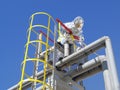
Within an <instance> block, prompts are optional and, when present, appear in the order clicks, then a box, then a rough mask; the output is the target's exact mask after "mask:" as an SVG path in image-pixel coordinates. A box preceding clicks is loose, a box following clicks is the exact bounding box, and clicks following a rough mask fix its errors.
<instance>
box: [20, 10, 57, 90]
mask: <svg viewBox="0 0 120 90" xmlns="http://www.w3.org/2000/svg"><path fill="white" fill-rule="evenodd" d="M37 16H45V17H47V25H43V24H41V23H40V24H38V22H36V23H35V19H36V18H37ZM42 19H44V18H42ZM37 21H40V20H39V19H37ZM51 25H53V26H52V27H54V25H56V23H55V21H54V19H53V18H52V16H51V15H49V14H48V13H46V12H37V13H35V14H33V15H32V16H31V17H30V26H29V28H28V30H27V43H26V45H25V53H24V60H23V62H22V75H21V80H20V82H19V90H22V87H23V82H24V80H25V79H28V80H29V81H30V82H32V83H33V84H34V85H37V84H40V85H41V87H42V90H46V89H48V90H53V87H52V86H50V85H49V84H48V83H47V77H46V73H47V69H48V68H49V69H51V70H52V69H53V66H52V65H50V64H49V63H48V61H47V60H48V54H49V53H48V51H47V50H48V49H49V48H50V47H51V46H54V43H53V42H51V39H50V37H51V38H53V40H55V39H54V30H53V28H51ZM39 30H42V32H41V31H39ZM44 34H46V36H45V35H44ZM34 35H35V36H34ZM35 37H39V38H37V39H35ZM52 43H53V44H52ZM37 45H40V46H39V51H37V53H31V52H36V50H37V49H38V46H37ZM31 47H32V48H31ZM33 48H34V50H33ZM31 49H32V50H31ZM43 51H46V52H45V53H44V55H43V58H40V57H41V56H40V55H41V53H42V52H43ZM29 54H30V56H29ZM28 62H31V63H32V64H33V69H34V70H38V66H39V64H41V66H39V68H40V69H41V70H43V71H44V75H43V79H42V80H38V79H37V77H36V75H35V73H36V74H37V72H38V71H34V75H33V74H32V75H33V77H31V75H29V74H28V73H27V70H29V69H26V67H27V66H28V65H27V64H28ZM34 65H37V66H36V67H35V66H34ZM30 67H31V66H30ZM34 88H36V86H33V87H32V90H35V89H34Z"/></svg>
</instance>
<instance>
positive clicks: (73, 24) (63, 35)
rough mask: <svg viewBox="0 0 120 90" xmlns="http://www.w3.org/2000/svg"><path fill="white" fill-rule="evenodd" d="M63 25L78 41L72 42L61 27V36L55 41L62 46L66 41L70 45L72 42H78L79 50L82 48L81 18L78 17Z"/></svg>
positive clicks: (82, 22) (82, 23)
mask: <svg viewBox="0 0 120 90" xmlns="http://www.w3.org/2000/svg"><path fill="white" fill-rule="evenodd" d="M64 25H65V26H66V27H67V28H69V29H70V30H71V31H72V35H74V36H77V37H79V40H74V41H73V40H72V38H71V37H70V34H69V33H67V31H66V30H65V28H64V27H62V26H61V34H60V35H59V37H58V40H57V41H58V42H60V43H61V44H62V45H63V44H64V43H65V42H66V41H68V42H69V43H70V44H73V43H74V42H78V43H79V46H80V48H81V47H84V36H83V34H82V33H83V31H82V27H83V25H84V20H83V18H82V17H80V16H78V17H76V18H75V19H74V20H73V21H72V22H67V23H64ZM77 25H78V26H77ZM76 26H77V27H76Z"/></svg>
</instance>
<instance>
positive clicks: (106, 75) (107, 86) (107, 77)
mask: <svg viewBox="0 0 120 90" xmlns="http://www.w3.org/2000/svg"><path fill="white" fill-rule="evenodd" d="M101 63H102V70H103V78H104V84H105V90H113V89H112V85H111V80H110V72H109V70H108V66H107V61H106V60H102V61H101Z"/></svg>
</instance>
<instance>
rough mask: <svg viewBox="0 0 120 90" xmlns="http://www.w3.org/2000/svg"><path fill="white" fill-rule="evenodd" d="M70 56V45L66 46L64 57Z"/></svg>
mask: <svg viewBox="0 0 120 90" xmlns="http://www.w3.org/2000/svg"><path fill="white" fill-rule="evenodd" d="M67 56H69V43H67V42H66V43H65V44H64V57H67Z"/></svg>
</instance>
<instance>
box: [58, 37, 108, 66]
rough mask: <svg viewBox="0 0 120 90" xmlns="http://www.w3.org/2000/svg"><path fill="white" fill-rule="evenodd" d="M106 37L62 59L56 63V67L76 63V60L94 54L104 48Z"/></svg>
mask: <svg viewBox="0 0 120 90" xmlns="http://www.w3.org/2000/svg"><path fill="white" fill-rule="evenodd" d="M106 38H107V36H104V37H102V38H100V39H98V40H96V41H94V42H93V43H91V44H89V45H87V46H86V47H84V48H82V49H81V50H79V51H77V52H74V53H73V54H71V55H69V56H68V57H66V58H64V59H62V60H61V61H59V62H57V63H56V66H57V67H63V66H66V65H68V64H73V63H76V61H77V60H78V59H81V58H84V57H86V56H88V55H89V54H91V53H94V52H95V51H96V50H98V49H100V48H102V47H104V46H105V40H106Z"/></svg>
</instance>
